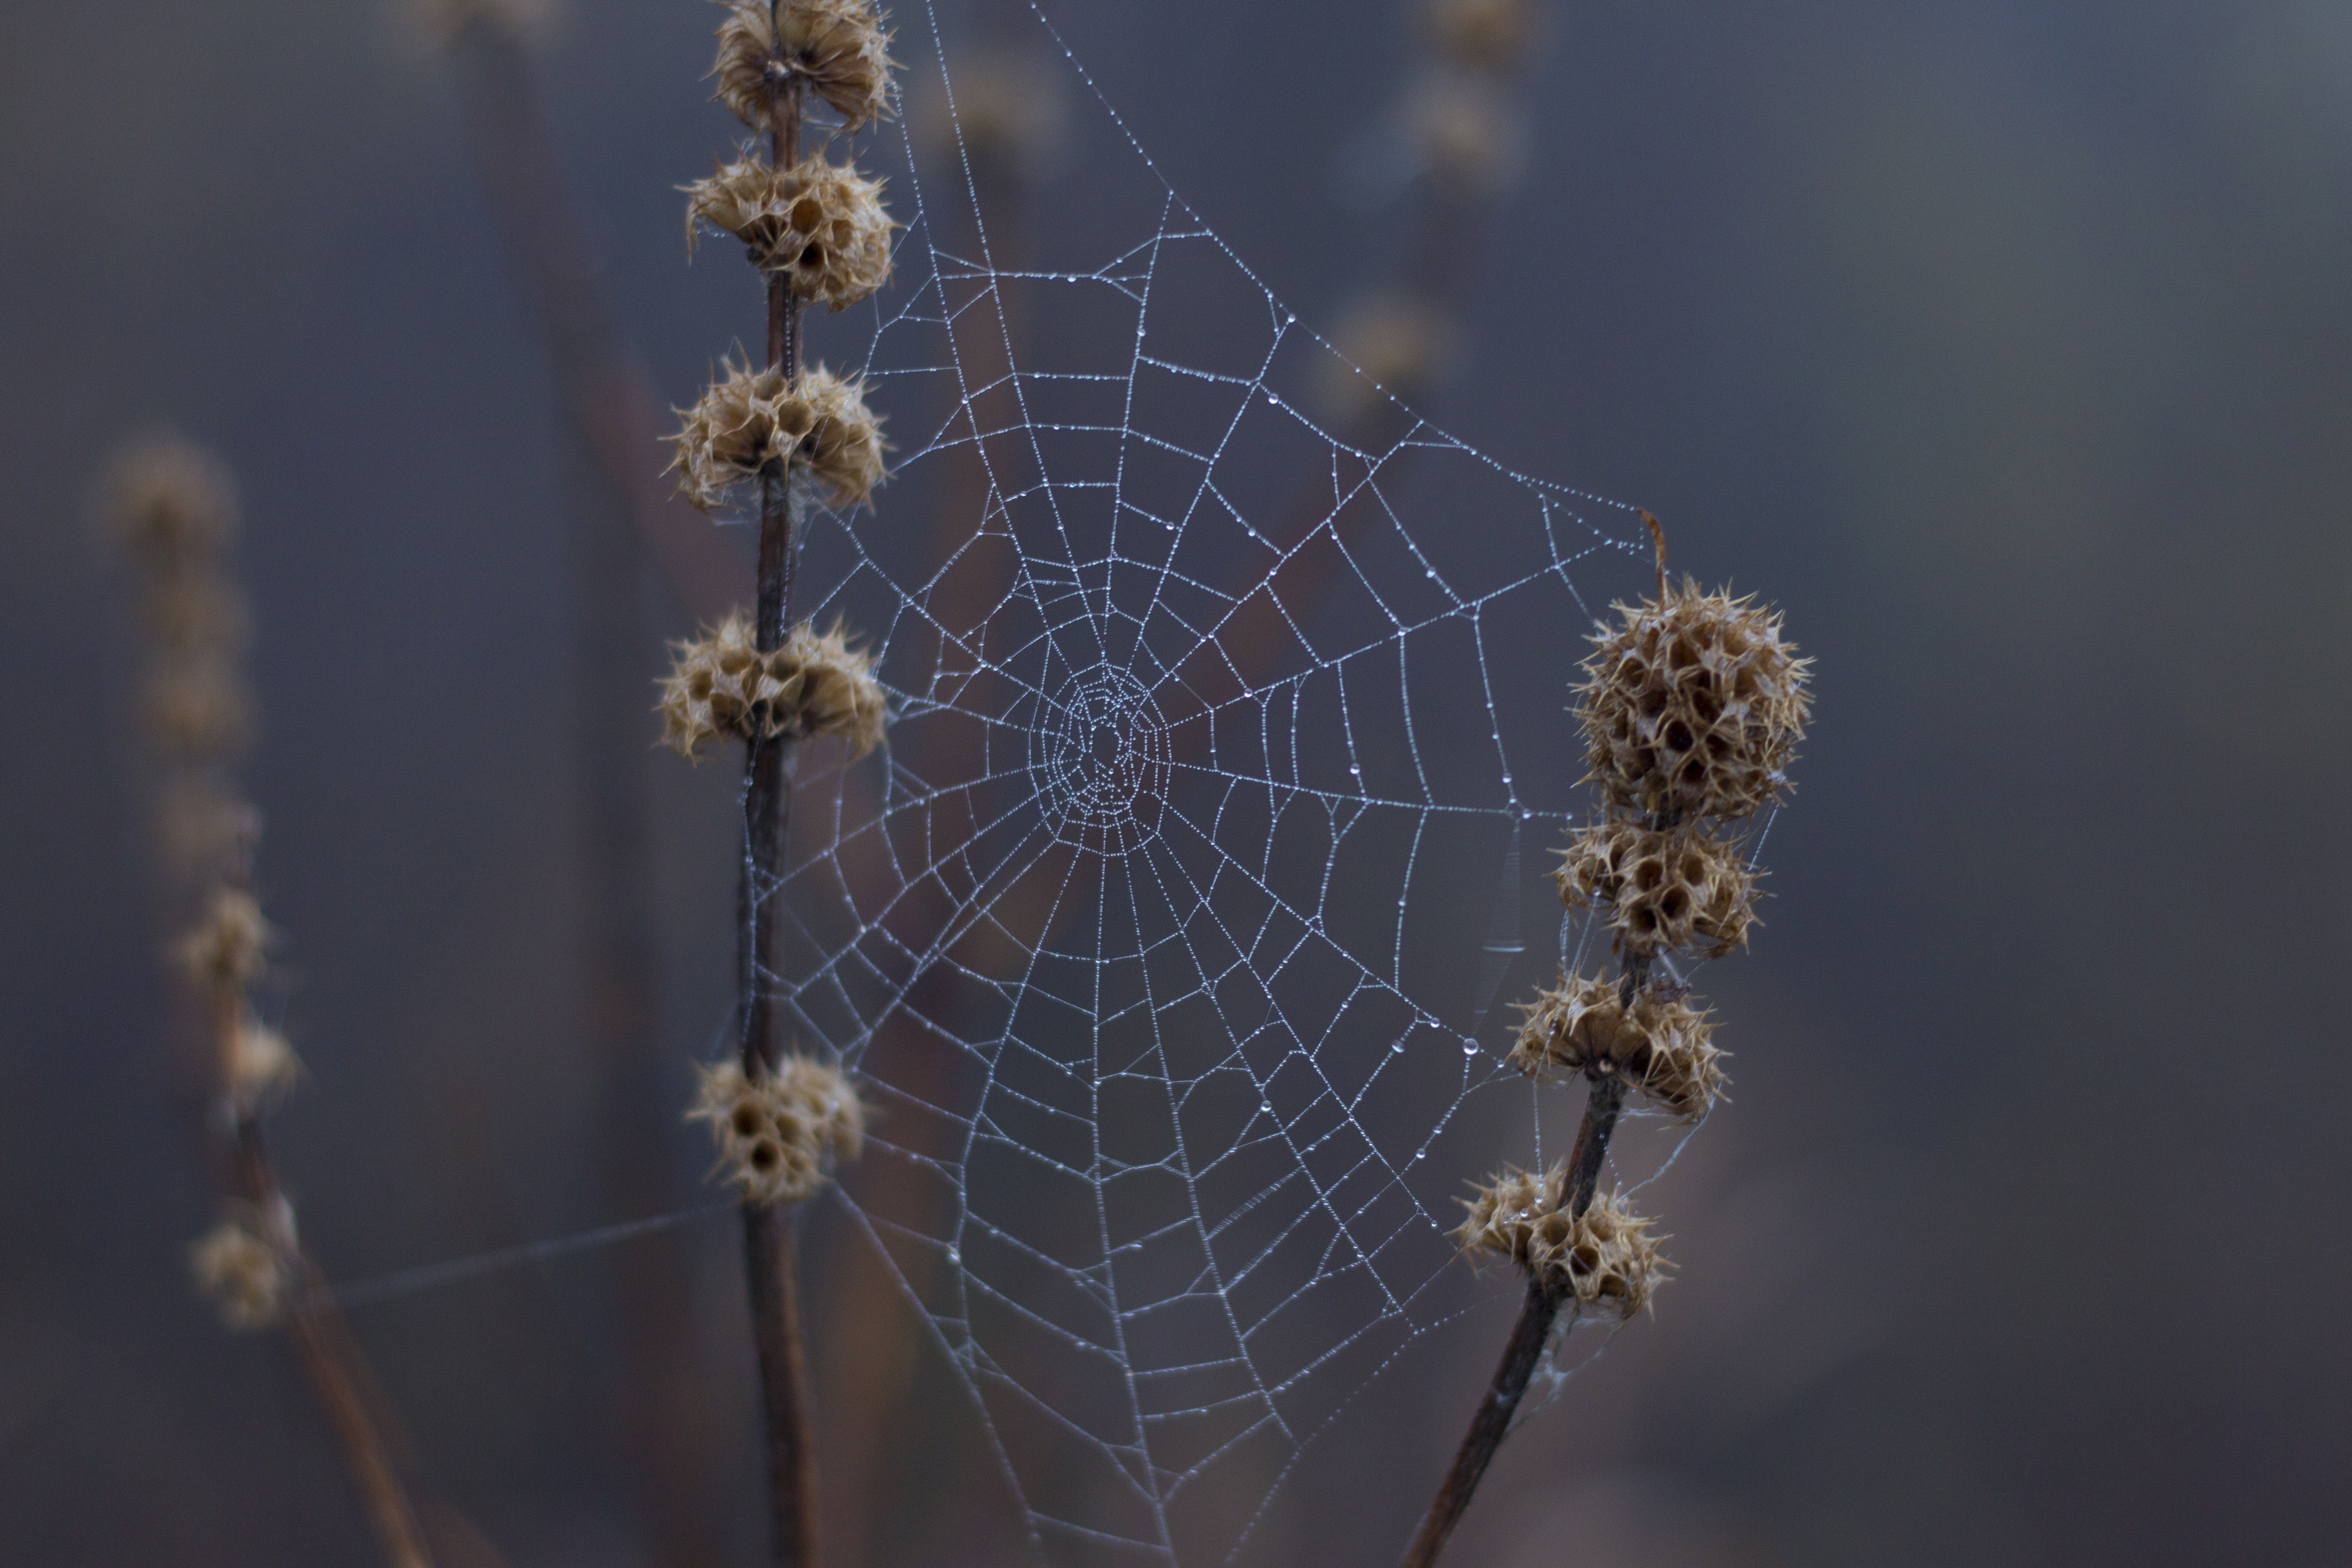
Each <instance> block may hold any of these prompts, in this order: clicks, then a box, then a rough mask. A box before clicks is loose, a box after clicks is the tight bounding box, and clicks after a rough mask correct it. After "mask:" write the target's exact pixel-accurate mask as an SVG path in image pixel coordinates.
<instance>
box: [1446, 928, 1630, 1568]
mask: <svg viewBox="0 0 2352 1568" xmlns="http://www.w3.org/2000/svg"><path fill="white" fill-rule="evenodd" d="M1649 976H1650V959H1649V957H1648V955H1647V954H1640V955H1633V956H1629V957H1628V958H1627V959H1626V960H1625V962H1624V963H1623V964H1622V966H1621V968H1620V970H1619V973H1618V986H1619V989H1620V991H1621V993H1622V994H1623V996H1624V998H1625V999H1626V1000H1627V1001H1628V1002H1630V1001H1632V999H1633V993H1634V992H1635V991H1638V990H1640V989H1641V987H1642V985H1643V982H1645V981H1647V980H1648V979H1649ZM1625 1089H1626V1085H1625V1079H1623V1078H1622V1076H1620V1075H1619V1074H1617V1073H1614V1072H1608V1071H1603V1072H1601V1074H1599V1075H1598V1076H1596V1077H1595V1078H1594V1079H1593V1080H1592V1089H1591V1093H1590V1094H1589V1095H1588V1096H1587V1098H1586V1100H1585V1102H1584V1120H1583V1121H1582V1122H1580V1124H1579V1125H1578V1127H1577V1129H1576V1146H1575V1147H1574V1148H1572V1149H1570V1151H1569V1154H1568V1191H1567V1192H1566V1193H1564V1194H1561V1197H1562V1199H1563V1201H1564V1202H1565V1204H1566V1205H1567V1209H1568V1213H1569V1215H1570V1217H1571V1218H1574V1217H1577V1216H1580V1215H1582V1214H1583V1213H1584V1211H1585V1210H1586V1209H1589V1208H1591V1206H1592V1195H1593V1194H1595V1193H1596V1192H1598V1191H1600V1190H1601V1166H1602V1165H1604V1164H1606V1163H1608V1159H1609V1140H1610V1138H1611V1137H1612V1135H1613V1134H1614V1133H1615V1132H1616V1131H1617V1117H1618V1115H1619V1113H1620V1112H1622V1110H1624V1109H1625ZM1566 1304H1567V1301H1566V1299H1565V1298H1564V1297H1563V1296H1561V1295H1559V1293H1557V1292H1556V1291H1553V1290H1549V1289H1545V1287H1544V1286H1543V1285H1542V1284H1541V1283H1539V1282H1538V1281H1537V1280H1534V1279H1530V1280H1528V1299H1527V1304H1526V1305H1525V1306H1523V1307H1521V1308H1520V1309H1519V1321H1518V1322H1517V1324H1516V1325H1515V1326H1514V1327H1513V1328H1512V1330H1511V1339H1510V1342H1509V1344H1507V1346H1505V1347H1504V1350H1503V1363H1502V1364H1501V1365H1500V1366H1498V1367H1496V1369H1495V1381H1494V1382H1493V1383H1492V1384H1488V1385H1487V1388H1486V1398H1484V1399H1482V1400H1480V1401H1479V1403H1478V1413H1477V1415H1474V1416H1472V1417H1471V1419H1470V1430H1469V1432H1468V1434H1467V1435H1466V1436H1464V1437H1463V1439H1462V1447H1460V1448H1458V1449H1456V1450H1455V1451H1454V1465H1453V1468H1450V1469H1448V1470H1447V1471H1446V1472H1445V1479H1444V1481H1443V1482H1441V1483H1440V1484H1439V1486H1438V1489H1437V1496H1436V1497H1435V1498H1434V1499H1433V1500H1431V1502H1430V1505H1429V1511H1428V1512H1427V1513H1425V1514H1423V1515H1422V1519H1421V1529H1420V1530H1419V1531H1416V1532H1414V1535H1413V1538H1412V1546H1411V1547H1410V1548H1409V1549H1408V1550H1407V1551H1406V1552H1405V1554H1404V1568H1434V1565H1435V1563H1436V1562H1437V1559H1438V1557H1439V1555H1440V1554H1441V1553H1443V1552H1444V1550H1445V1543H1446V1542H1447V1541H1448V1540H1450V1539H1451V1538H1452V1537H1453V1534H1454V1526H1455V1525H1457V1524H1460V1523H1461V1522H1462V1516H1463V1514H1464V1513H1465V1512H1467V1511H1468V1510H1469V1507H1470V1500H1471V1498H1472V1497H1474V1496H1475V1495H1476V1493H1477V1490H1478V1483H1479V1481H1480V1480H1481V1479H1484V1478H1485V1477H1486V1467H1487V1466H1488V1465H1491V1464H1493V1463H1494V1462H1495V1454H1496V1450H1497V1449H1499V1448H1501V1447H1502V1446H1503V1439H1504V1438H1505V1437H1507V1436H1509V1435H1510V1431H1511V1417H1512V1416H1514V1415H1517V1414H1518V1409H1519V1401H1521V1400H1522V1399H1524V1398H1526V1397H1527V1392H1528V1383H1529V1382H1531V1381H1532V1380H1533V1379H1534V1377H1535V1374H1536V1368H1537V1367H1538V1366H1540V1365H1542V1364H1543V1352H1544V1346H1545V1345H1547V1344H1548V1343H1549V1342H1550V1341H1551V1330H1552V1324H1553V1323H1554V1321H1557V1320H1558V1319H1559V1310H1560V1308H1561V1307H1563V1306H1565V1305H1566Z"/></svg>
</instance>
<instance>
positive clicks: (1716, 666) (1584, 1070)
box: [1404, 512, 1811, 1568]
mask: <svg viewBox="0 0 2352 1568" xmlns="http://www.w3.org/2000/svg"><path fill="white" fill-rule="evenodd" d="M1642 516H1643V521H1646V522H1647V523H1648V524H1649V525H1650V531H1651V533H1652V535H1653V537H1654V539H1655V541H1656V543H1657V551H1658V592H1657V596H1656V597H1655V598H1653V599H1645V600H1643V601H1642V602H1641V603H1640V604H1637V605H1618V606H1617V611H1618V614H1619V615H1620V616H1622V625H1620V626H1615V627H1611V626H1605V625H1604V626H1602V628H1601V631H1600V632H1599V633H1598V634H1597V635H1596V636H1595V637H1593V639H1592V641H1593V644H1594V650H1593V653H1592V656H1591V658H1588V659H1586V660H1585V664H1584V673H1585V676H1586V679H1585V681H1584V683H1583V685H1581V686H1580V687H1579V688H1578V689H1577V696H1578V703H1577V718H1578V720H1579V721H1580V722H1581V724H1582V725H1583V728H1584V733H1585V741H1586V752H1585V760H1586V763H1587V764H1588V766H1589V767H1590V768H1591V773H1590V775H1589V776H1588V779H1587V782H1588V783H1591V784H1594V785H1595V786H1596V788H1597V791H1598V793H1599V795H1600V796H1601V806H1602V811H1603V815H1602V816H1601V819H1600V820H1599V821H1597V822H1595V823H1592V824H1591V825H1590V826H1587V827H1586V828H1584V829H1583V831H1581V832H1580V833H1579V834H1578V835H1577V836H1576V837H1575V840H1574V842H1573V843H1571V844H1570V847H1569V848H1568V850H1567V851H1566V852H1565V854H1564V855H1563V857H1562V863H1561V866H1560V870H1559V889H1560V898H1561V900H1562V901H1563V902H1564V903H1565V904H1566V905H1567V906H1568V907H1569V908H1570V909H1581V910H1589V911H1591V913H1592V914H1593V915H1594V917H1595V918H1597V919H1598V920H1599V921H1601V923H1602V924H1604V925H1606V926H1607V927H1608V928H1609V930H1610V931H1611V933H1612V948H1613V950H1614V952H1616V954H1617V973H1616V975H1615V977H1614V978H1613V979H1607V980H1604V979H1601V978H1597V977H1593V976H1588V975H1581V974H1565V975H1562V976H1561V977H1560V982H1559V985H1558V986H1557V987H1555V988H1553V989H1551V990H1548V991H1544V992H1542V993H1540V994H1538V996H1537V998H1536V1000H1535V1002H1534V1003H1533V1004H1532V1005H1528V1006H1527V1007H1526V1008H1524V1009H1523V1011H1524V1012H1525V1013H1526V1021H1525V1023H1524V1024H1523V1025H1522V1026H1521V1028H1520V1030H1519V1037H1518V1040H1517V1044H1516V1045H1515V1046H1514V1047H1513V1049H1512V1052H1511V1061H1512V1064H1513V1065H1514V1066H1516V1067H1517V1068H1520V1069H1521V1070H1522V1071H1524V1072H1527V1073H1528V1074H1529V1075H1530V1076H1531V1077H1535V1078H1537V1079H1553V1080H1559V1079H1577V1078H1581V1079H1585V1080H1586V1081H1587V1082H1588V1084H1589V1085H1590V1086H1591V1087H1590V1089H1589V1090H1588V1093H1587V1097H1586V1100H1585V1108H1584V1119H1583V1121H1582V1123H1581V1124H1580V1126H1579V1127H1578V1129H1577V1133H1576V1142H1575V1144H1574V1145H1573V1147H1572V1148H1571V1149H1570V1152H1569V1155H1568V1158H1567V1159H1566V1160H1564V1161H1562V1162H1560V1163H1559V1164H1557V1165H1555V1166H1554V1167H1552V1169H1551V1170H1549V1171H1548V1172H1545V1173H1542V1174H1540V1175H1538V1174H1535V1173H1528V1172H1525V1171H1517V1170H1506V1171H1504V1172H1503V1173H1501V1174H1499V1175H1497V1176H1496V1177H1495V1178H1493V1179H1492V1180H1491V1181H1489V1182H1487V1183H1486V1184H1483V1185H1482V1186H1480V1187H1479V1188H1478V1190H1477V1195H1476V1196H1475V1198H1473V1199H1472V1200H1470V1202H1469V1204H1468V1205H1467V1206H1468V1208H1469V1210H1470V1214H1469V1217H1468V1218H1467V1219H1466V1220H1465V1221H1464V1222H1463V1225H1462V1226H1461V1228H1460V1229H1459V1230H1457V1231H1456V1232H1455V1233H1454V1239H1455V1240H1456V1241H1457V1242H1459V1243H1460V1244H1461V1247H1462V1250H1463V1252H1464V1253H1465V1254H1466V1255H1467V1256H1469V1257H1470V1258H1474V1259H1475V1258H1501V1259H1505V1260H1507V1261H1508V1262H1509V1263H1511V1264H1512V1265H1513V1266H1514V1267H1516V1268H1517V1269H1518V1270H1519V1272H1520V1273H1521V1274H1522V1275H1523V1276H1525V1278H1526V1279H1527V1299H1526V1304H1525V1305H1524V1306H1523V1307H1522V1308H1521V1310H1520V1312H1519V1320H1518V1323H1517V1326H1516V1327H1515V1328H1514V1329H1513V1330H1512V1331H1511V1338H1510V1342H1509V1344H1508V1346H1507V1348H1506V1349H1505V1351H1504V1353H1503V1361H1502V1364H1501V1366H1499V1367H1498V1368H1497V1369H1496V1373H1495V1378H1494V1382H1493V1383H1492V1384H1490V1385H1489V1386H1488V1388H1487V1390H1486V1398H1485V1399H1484V1400H1483V1401H1481V1402H1480V1404H1479V1406H1478V1412H1477V1415H1475V1417H1474V1418H1473V1419H1472V1421H1471V1424H1470V1431H1469V1435H1468V1436H1465V1437H1464V1438H1463V1440H1462V1447H1461V1448H1460V1449H1459V1451H1458V1452H1457V1453H1456V1454H1455V1456H1454V1464H1453V1467H1452V1468H1450V1469H1449V1470H1448V1471H1447V1472H1446V1476H1445V1479H1444V1483H1443V1484H1442V1485H1441V1486H1440V1487H1439V1489H1438V1492H1437V1496H1436V1498H1435V1500H1433V1501H1432V1502H1431V1504H1430V1506H1429V1511H1428V1512H1427V1513H1426V1514H1425V1515H1423V1519H1422V1522H1421V1529H1420V1531H1418V1533H1416V1534H1415V1536H1414V1537H1413V1542H1412V1548H1411V1549H1410V1550H1409V1551H1408V1552H1406V1553H1405V1559H1404V1561H1405V1568H1431V1565H1432V1564H1433V1563H1436V1562H1437V1560H1438V1557H1439V1555H1440V1553H1442V1552H1444V1549H1445V1543H1446V1542H1447V1540H1448V1539H1449V1538H1450V1537H1451V1536H1452V1535H1453V1533H1454V1526H1455V1525H1456V1524H1458V1523H1460V1522H1461V1519H1462V1515H1463V1512H1464V1510H1466V1509H1467V1508H1468V1507H1469V1506H1470V1500H1471V1497H1472V1495H1473V1494H1474V1493H1475V1492H1476V1490H1477V1488H1478V1482H1479V1480H1480V1479H1481V1478H1482V1477H1484V1476H1485V1475H1486V1467H1487V1466H1488V1465H1489V1464H1490V1463H1491V1462H1492V1461H1493V1459H1494V1458H1495V1453H1496V1449H1497V1448H1499V1447H1501V1446H1502V1442H1503V1439H1504V1437H1505V1436H1507V1435H1508V1433H1509V1431H1510V1427H1511V1419H1512V1417H1513V1415H1516V1414H1517V1410H1518V1407H1519V1402H1520V1400H1521V1399H1522V1398H1523V1397H1524V1396H1525V1395H1526V1394H1527V1391H1528V1382H1529V1380H1530V1379H1532V1378H1533V1377H1534V1375H1535V1372H1536V1368H1537V1367H1538V1365H1539V1364H1541V1363H1542V1361H1543V1358H1544V1354H1545V1352H1546V1351H1547V1350H1548V1349H1549V1346H1550V1344H1551V1340H1552V1334H1553V1331H1554V1329H1555V1327H1556V1326H1557V1325H1558V1323H1559V1318H1560V1315H1561V1313H1562V1312H1563V1311H1567V1312H1569V1313H1570V1322H1571V1323H1572V1322H1573V1321H1574V1315H1575V1314H1576V1313H1579V1312H1582V1311H1587V1310H1591V1311H1594V1312H1599V1313H1605V1314H1610V1315H1613V1316H1616V1317H1620V1318H1622V1317H1627V1316H1630V1315H1632V1314H1633V1313H1634V1312H1636V1311H1639V1310H1643V1308H1646V1307H1648V1306H1649V1305H1650V1301H1651V1296H1652V1293H1653V1292H1654V1290H1655V1289H1656V1288H1657V1287H1658V1286H1659V1285H1660V1284H1661V1283H1663V1282H1664V1278H1665V1275H1666V1272H1667V1269H1668V1268H1669V1266H1668V1265H1667V1264H1666V1263H1665V1261H1664V1259H1663V1258H1661V1257H1660V1256H1659V1253H1658V1249H1657V1245H1656V1242H1655V1241H1654V1239H1653V1238H1652V1237H1651V1236H1650V1234H1649V1232H1650V1228H1651V1226H1652V1224H1653V1222H1652V1221H1651V1220H1649V1219H1646V1218H1643V1217H1642V1216H1640V1215H1636V1214H1634V1213H1633V1210H1632V1209H1631V1208H1630V1207H1628V1206H1627V1205H1626V1203H1625V1200H1624V1197H1623V1195H1622V1194H1616V1193H1609V1194H1602V1193H1601V1191H1600V1184H1601V1167H1602V1165H1603V1164H1604V1163H1606V1161H1607V1159H1608V1155H1609V1142H1610V1138H1611V1136H1612V1134H1613V1133H1614V1132H1615V1131H1616V1128H1617V1121H1618V1118H1619V1116H1620V1115H1621V1114H1622V1111H1623V1110H1624V1108H1625V1104H1626V1100H1627V1099H1628V1097H1629V1096H1633V1095H1639V1096H1641V1097H1643V1099H1645V1100H1649V1101H1650V1102H1652V1103H1653V1104H1654V1105H1655V1106H1656V1107H1657V1108H1658V1109H1660V1110H1664V1111H1665V1112H1667V1113H1668V1114H1670V1115H1673V1116H1675V1117H1677V1118H1680V1119H1681V1120H1684V1121H1693V1122H1695V1121H1698V1120H1699V1119H1700V1118H1702V1117H1704V1116H1705V1115H1706V1112H1707V1110H1709V1108H1710V1107H1712V1106H1713V1104H1714V1103H1715V1100H1716V1097H1717V1094H1719V1093H1720V1092H1721V1089H1722V1085H1723V1071H1722V1067H1721V1063H1720V1058H1721V1055H1722V1053H1721V1052H1719V1051H1718V1050H1717V1048H1716V1047H1715V1045H1714V1043H1713V1039H1712V1037H1713V1035H1714V1033H1715V1026H1714V1022H1713V1020H1712V1018H1711V1017H1710V1016H1708V1015H1707V1014H1706V1013H1705V1012H1703V1011H1701V1010H1700V1009H1698V1008H1696V1007H1693V1006H1692V1005H1690V1003H1689V1002H1688V1001H1687V1000H1685V998H1686V997H1687V996H1688V994H1689V993H1688V990H1687V988H1686V987H1685V986H1684V985H1683V984H1681V983H1680V982H1679V980H1678V979H1676V978H1675V975H1674V974H1673V973H1672V972H1671V969H1670V967H1669V964H1668V961H1669V960H1670V959H1671V957H1672V955H1673V954H1674V953H1675V952H1677V951H1684V952H1691V953H1693V954H1694V955H1695V956H1698V957H1717V956H1720V955H1722V954H1725V953H1727V952H1733V951H1735V950H1737V949H1738V948H1740V947H1743V946H1745V945H1746V944H1747V941H1748V931H1749V929H1750V927H1751V926H1752V925H1753V924H1754V907H1755V899H1756V878H1755V874H1754V872H1753V871H1752V870H1751V868H1749V867H1748V863H1747V860H1746V857H1745V854H1744V852H1743V851H1742V849H1741V848H1740V847H1739V846H1738V844H1737V843H1736V842H1735V841H1734V840H1733V839H1732V838H1731V837H1729V832H1730V830H1731V829H1732V828H1733V826H1735V825H1737V824H1738V823H1739V822H1742V821H1744V820H1746V819H1748V818H1749V817H1751V816H1754V815H1755V814H1756V813H1757V812H1758V811H1759V810H1761V809H1763V808H1764V807H1765V806H1767V805H1771V804H1772V803H1773V802H1774V801H1776V800H1778V799H1779V798H1780V795H1782V793H1783V792H1784V791H1785V790H1786V789H1787V788H1788V772H1787V770H1788V766H1789V764H1790V762H1791V761H1792V760H1793V759H1794V757H1795V754H1796V746H1797V742H1799V741H1800V740H1801V739H1802V738H1803V736H1804V732H1805V723H1806V720H1807V717H1808V715H1809V712H1810V710H1811V695H1810V693H1809V691H1808V689H1807V683H1808V680H1809V678H1810V667H1811V661H1810V660H1807V659H1801V658H1797V657H1796V650H1795V648H1794V647H1793V646H1792V645H1791V644H1790V643H1789V642H1787V641H1785V640H1784V639H1783V638H1782V637H1781V635H1780V616H1778V615H1776V614H1774V613H1773V612H1772V611H1770V610H1769V609H1767V608H1764V607H1762V606H1759V605H1757V604H1756V603H1755V601H1754V600H1752V599H1734V598H1732V597H1731V596H1730V595H1728V594H1721V593H1718V594H1707V593H1703V592H1701V591H1700V589H1699V587H1698V585H1697V584H1695V583H1692V582H1690V581H1688V580H1687V579H1685V582H1684V583H1683V584H1682V585H1681V586H1680V587H1672V586H1670V585H1669V584H1668V583H1667V579H1666V569H1665V536H1664V532H1663V531H1661V530H1660V528H1659V526H1658V521H1657V520H1656V519H1655V518H1654V517H1651V516H1650V514H1649V513H1647V512H1643V514H1642ZM1662 969H1663V970H1665V971H1666V972H1665V973H1661V970H1662Z"/></svg>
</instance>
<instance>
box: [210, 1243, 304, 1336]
mask: <svg viewBox="0 0 2352 1568" xmlns="http://www.w3.org/2000/svg"><path fill="white" fill-rule="evenodd" d="M188 1271H189V1273H190V1274H192V1275H193V1276H194V1279H195V1282H196V1289H199V1290H201V1291H203V1292H204V1294H205V1295H206V1296H207V1297H209V1298H211V1300H212V1302H213V1305H215V1307H217V1308H219V1309H220V1315H221V1318H222V1321H225V1322H226V1323H227V1324H228V1326H229V1327H230V1328H232V1329H242V1330H253V1329H267V1328H270V1327H273V1326H275V1325H276V1324H277V1323H278V1321H279V1320H280V1319H282V1318H283V1317H284V1316H285V1315H286V1303H287V1301H288V1300H289V1298H290V1297H291V1296H292V1295H293V1288H294V1269H293V1267H292V1266H291V1264H290V1263H289V1260H288V1259H287V1258H286V1256H285V1255H284V1254H283V1253H281V1252H280V1251H279V1250H278V1248H277V1247H274V1246H272V1245H271V1244H270V1243H269V1242H268V1240H267V1239H265V1238H264V1237H261V1236H260V1235H259V1234H258V1233H257V1228H256V1226H254V1224H253V1223H252V1222H250V1221H248V1220H247V1219H245V1218H243V1217H238V1218H234V1219H227V1220H224V1221H222V1222H221V1223H220V1224H219V1225H218V1226H215V1228H214V1229H213V1230H212V1231H211V1232H210V1233H209V1234H208V1235H206V1236H205V1238H204V1239H203V1240H201V1241H199V1242H197V1243H196V1244H195V1246H194V1247H191V1248H190V1249H189V1252H188Z"/></svg>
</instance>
